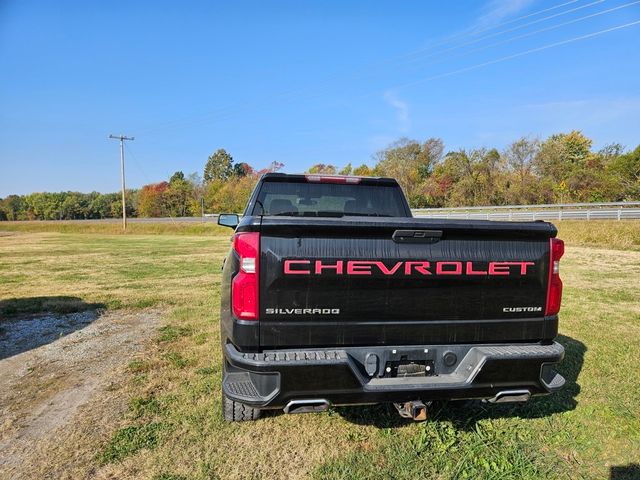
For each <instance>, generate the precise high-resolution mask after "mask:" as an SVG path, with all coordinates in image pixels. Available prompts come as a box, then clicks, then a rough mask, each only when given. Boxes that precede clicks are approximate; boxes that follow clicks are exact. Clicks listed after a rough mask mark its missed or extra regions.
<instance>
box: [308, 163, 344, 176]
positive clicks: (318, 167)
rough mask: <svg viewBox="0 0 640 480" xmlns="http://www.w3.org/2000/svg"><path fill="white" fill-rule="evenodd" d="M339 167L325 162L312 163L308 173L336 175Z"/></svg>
mask: <svg viewBox="0 0 640 480" xmlns="http://www.w3.org/2000/svg"><path fill="white" fill-rule="evenodd" d="M336 171H337V169H336V167H335V165H331V164H324V163H316V164H315V165H312V166H311V167H310V168H309V170H307V172H306V173H317V174H325V175H335V173H336Z"/></svg>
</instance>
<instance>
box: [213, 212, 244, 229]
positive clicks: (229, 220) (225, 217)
mask: <svg viewBox="0 0 640 480" xmlns="http://www.w3.org/2000/svg"><path fill="white" fill-rule="evenodd" d="M238 223H240V217H238V215H237V214H235V213H221V214H220V215H218V225H222V226H223V227H229V228H236V227H237V226H238Z"/></svg>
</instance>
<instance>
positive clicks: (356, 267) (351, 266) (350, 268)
mask: <svg viewBox="0 0 640 480" xmlns="http://www.w3.org/2000/svg"><path fill="white" fill-rule="evenodd" d="M375 263H376V262H367V261H359V260H351V261H349V262H347V275H371V265H372V264H375Z"/></svg>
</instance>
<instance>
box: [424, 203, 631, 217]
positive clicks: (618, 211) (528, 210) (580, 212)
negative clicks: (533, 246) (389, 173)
mask: <svg viewBox="0 0 640 480" xmlns="http://www.w3.org/2000/svg"><path fill="white" fill-rule="evenodd" d="M412 211H413V215H414V216H416V217H428V218H450V219H469V220H510V221H530V220H533V221H535V220H631V219H640V202H606V203H567V204H555V205H504V206H498V207H459V208H417V209H413V210H412Z"/></svg>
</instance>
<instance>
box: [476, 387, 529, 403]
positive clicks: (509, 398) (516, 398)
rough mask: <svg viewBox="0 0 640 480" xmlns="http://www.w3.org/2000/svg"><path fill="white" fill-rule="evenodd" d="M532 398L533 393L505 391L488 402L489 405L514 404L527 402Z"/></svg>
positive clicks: (527, 391)
mask: <svg viewBox="0 0 640 480" xmlns="http://www.w3.org/2000/svg"><path fill="white" fill-rule="evenodd" d="M530 398H531V392H530V391H529V390H503V391H501V392H498V393H497V394H496V395H495V397H492V398H489V399H487V401H488V402H489V403H512V402H526V401H527V400H529V399H530Z"/></svg>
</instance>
